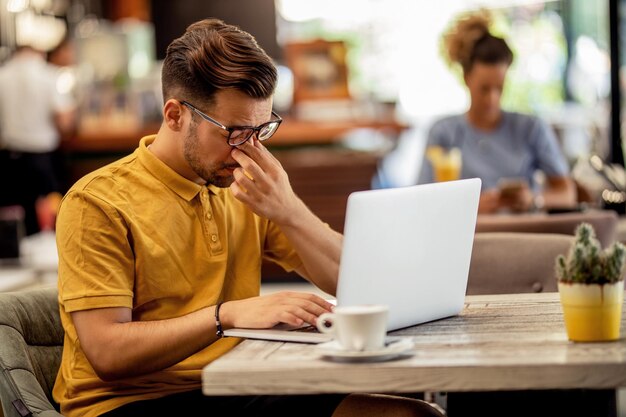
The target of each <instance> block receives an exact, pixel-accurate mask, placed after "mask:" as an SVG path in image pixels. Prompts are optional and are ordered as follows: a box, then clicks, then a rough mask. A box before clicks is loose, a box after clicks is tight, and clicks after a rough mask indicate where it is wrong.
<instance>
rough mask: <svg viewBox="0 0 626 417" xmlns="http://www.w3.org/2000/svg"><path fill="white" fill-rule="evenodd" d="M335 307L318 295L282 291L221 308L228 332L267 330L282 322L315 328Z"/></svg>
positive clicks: (223, 321)
mask: <svg viewBox="0 0 626 417" xmlns="http://www.w3.org/2000/svg"><path fill="white" fill-rule="evenodd" d="M332 308H333V305H332V304H330V303H329V302H328V301H326V300H324V299H323V298H321V297H319V296H317V295H315V294H309V293H302V292H279V293H275V294H270V295H265V296H260V297H253V298H247V299H244V300H237V301H229V302H226V303H224V304H223V305H222V307H221V308H220V321H221V322H222V325H223V326H224V328H225V329H229V328H233V327H242V328H249V329H264V328H270V327H273V326H275V325H277V324H280V323H286V324H290V325H293V326H300V325H302V324H303V323H309V324H313V325H314V324H315V323H316V321H317V318H318V317H319V316H320V314H322V313H328V312H330V311H331V310H332Z"/></svg>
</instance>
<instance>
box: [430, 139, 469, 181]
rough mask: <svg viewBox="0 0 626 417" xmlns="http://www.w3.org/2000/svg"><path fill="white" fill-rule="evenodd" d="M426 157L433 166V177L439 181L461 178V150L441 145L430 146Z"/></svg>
mask: <svg viewBox="0 0 626 417" xmlns="http://www.w3.org/2000/svg"><path fill="white" fill-rule="evenodd" d="M426 157H427V158H428V160H429V161H430V163H431V165H432V167H433V177H434V180H435V181H437V182H443V181H453V180H458V179H459V178H461V167H462V160H461V150H460V149H459V148H450V149H446V148H443V147H441V146H429V147H428V149H427V150H426Z"/></svg>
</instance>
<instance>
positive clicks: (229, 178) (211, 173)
mask: <svg viewBox="0 0 626 417" xmlns="http://www.w3.org/2000/svg"><path fill="white" fill-rule="evenodd" d="M183 153H184V156H185V160H186V161H187V163H188V164H189V166H190V167H191V169H192V170H193V172H195V173H196V175H198V176H199V177H200V178H202V179H203V180H205V181H206V183H207V185H209V184H213V185H215V186H216V187H220V188H227V187H230V185H231V184H232V183H233V181H234V177H233V175H232V174H230V173H229V174H228V175H220V174H219V172H220V171H223V170H225V169H226V168H233V167H234V166H231V165H227V164H225V163H223V162H222V163H220V164H219V165H213V166H207V165H205V164H203V163H202V160H201V159H200V157H199V150H198V135H197V128H196V125H192V126H190V129H189V133H188V134H187V136H185V139H184V144H183Z"/></svg>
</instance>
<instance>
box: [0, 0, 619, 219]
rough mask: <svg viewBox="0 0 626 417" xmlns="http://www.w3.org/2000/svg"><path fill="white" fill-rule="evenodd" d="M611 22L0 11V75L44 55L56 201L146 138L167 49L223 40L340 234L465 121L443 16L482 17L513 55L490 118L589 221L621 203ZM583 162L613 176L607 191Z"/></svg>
mask: <svg viewBox="0 0 626 417" xmlns="http://www.w3.org/2000/svg"><path fill="white" fill-rule="evenodd" d="M625 7H626V1H620V0H615V1H614V0H558V1H532V0H482V1H478V0H446V1H443V2H436V3H432V2H430V3H425V2H416V1H413V0H384V1H383V0H341V1H331V0H317V1H315V2H307V1H301V0H212V1H208V2H198V1H193V0H178V1H175V2H173V1H165V0H0V66H2V65H3V63H5V62H6V61H7V60H9V58H10V57H11V55H12V53H13V52H14V51H15V50H16V48H18V47H19V46H21V45H31V46H34V47H35V48H37V49H39V50H43V51H46V52H48V53H49V61H50V62H52V63H54V64H55V65H56V67H57V71H58V78H57V83H56V85H57V89H58V91H59V93H61V94H64V95H67V96H69V97H71V99H72V100H73V101H74V103H75V104H76V110H77V120H76V128H75V129H74V130H73V131H72V132H71V133H70V134H66V135H65V137H63V140H62V142H61V145H60V148H59V153H60V156H61V161H62V163H61V178H62V184H63V187H64V189H65V190H67V189H68V188H69V187H70V186H71V184H73V182H74V181H76V180H77V179H78V178H80V177H81V176H82V175H84V174H86V173H88V172H90V171H91V170H93V169H96V168H98V167H100V166H102V165H104V164H106V163H108V162H111V161H113V160H115V159H117V158H119V157H120V156H122V155H126V154H128V153H129V152H131V151H133V150H134V149H135V147H136V146H137V144H138V142H139V139H140V138H141V137H142V136H143V135H145V134H150V133H156V131H157V130H158V127H159V125H160V120H161V114H160V112H161V105H162V98H161V87H160V63H161V60H162V59H163V58H164V55H165V50H166V47H167V45H168V44H169V43H170V42H171V41H172V40H173V39H174V38H176V37H178V36H180V35H181V34H182V33H183V31H184V30H185V28H186V27H187V26H188V25H189V24H190V23H192V22H194V21H196V20H199V19H201V18H206V17H218V18H221V19H223V20H224V21H226V22H228V23H231V24H235V25H238V26H240V27H241V28H242V29H244V30H246V31H248V32H250V33H251V34H252V35H254V36H255V37H256V39H257V40H258V42H259V44H260V45H261V46H262V47H263V48H264V49H265V50H266V51H267V53H268V54H269V55H270V56H271V57H272V58H274V60H275V62H276V64H277V66H278V68H279V85H278V88H277V91H276V95H275V100H274V107H275V110H276V111H277V112H278V113H279V114H280V115H281V116H283V118H284V119H285V122H284V123H283V125H282V126H281V128H280V130H279V131H278V133H277V134H276V135H275V136H274V137H273V138H272V140H271V141H270V142H269V146H270V147H271V148H272V150H273V151H274V152H275V153H276V154H277V155H278V156H279V159H280V160H281V161H282V162H283V164H284V165H285V167H286V169H287V171H288V173H289V174H290V178H291V180H292V182H293V183H294V188H295V189H296V191H297V192H298V193H300V194H301V196H302V197H303V199H304V200H305V201H306V202H307V204H309V206H310V207H311V208H312V209H313V210H314V211H315V212H316V213H317V214H318V215H320V217H322V219H323V220H325V221H327V222H328V223H329V224H331V226H333V227H335V228H337V229H339V230H341V229H342V228H343V215H344V210H345V200H346V197H347V195H348V194H349V193H350V192H352V191H355V190H360V189H368V188H375V187H398V186H406V185H411V184H414V183H415V182H416V180H417V175H418V172H419V168H420V164H421V161H422V158H423V153H424V147H425V141H426V133H427V131H428V128H429V127H430V125H431V123H432V122H433V120H435V119H437V118H439V117H441V116H444V115H448V114H452V113H460V112H463V111H465V110H466V109H467V107H468V103H469V97H468V94H467V91H466V88H465V86H464V84H463V83H462V78H461V74H460V72H459V73H455V72H454V71H451V70H450V68H449V67H448V66H447V65H446V63H445V62H444V60H443V58H442V54H441V48H442V45H441V34H442V32H443V31H444V30H445V29H446V28H447V26H448V25H449V23H450V21H451V19H452V18H453V17H454V16H455V15H458V13H460V12H463V11H470V10H477V9H479V8H487V9H489V10H491V11H492V12H493V16H494V18H495V31H496V33H497V34H499V35H501V36H503V37H505V38H506V39H507V40H508V42H509V44H510V45H511V47H512V49H513V52H514V54H515V61H514V63H513V66H512V67H511V71H510V74H509V76H508V78H507V85H506V88H505V93H504V97H503V107H504V108H505V109H506V110H511V111H520V112H525V113H530V114H535V115H538V116H540V117H541V118H543V119H544V120H546V121H547V122H548V123H549V125H550V126H551V127H552V128H553V129H554V131H555V132H556V133H557V136H558V140H559V144H560V146H561V148H562V150H563V152H564V154H565V155H566V157H567V159H568V162H569V164H570V168H571V171H572V176H573V177H574V178H575V179H576V180H577V181H578V182H580V183H582V184H584V185H586V186H587V189H588V190H589V191H590V194H591V200H590V202H591V204H592V205H597V206H603V205H608V204H610V203H611V201H609V199H610V198H609V199H607V194H606V192H605V191H606V190H610V191H613V192H615V193H617V194H615V193H614V194H611V196H612V197H615V201H613V203H615V202H617V203H622V202H623V200H624V199H623V195H624V193H623V191H624V190H622V189H619V186H620V184H619V181H621V180H624V183H625V184H626V180H625V179H624V177H623V175H622V176H620V175H621V174H622V171H623V169H622V171H620V170H619V168H623V160H624V157H623V152H622V139H621V138H622V137H623V135H622V129H621V119H622V118H621V113H622V111H621V109H622V107H623V106H622V97H623V94H621V93H622V91H621V90H622V89H623V86H624V82H625V81H624V80H623V77H621V73H622V72H623V71H621V69H622V68H626V67H623V64H624V62H625V61H624V52H623V51H624V49H625V48H624V40H623V34H624V32H625V30H623V29H624V28H623V26H624V25H625V24H626V18H625V17H623V13H620V10H623V9H624V8H625ZM59 46H61V48H59ZM63 49H65V50H66V52H63ZM60 50H61V51H60ZM625 76H626V75H625ZM0 94H2V91H0ZM1 129H2V128H1V126H0V137H1ZM594 155H595V156H597V157H598V158H600V160H601V161H602V162H604V163H605V164H608V163H615V164H616V170H615V171H616V174H615V176H616V177H617V179H616V181H614V182H616V183H617V185H616V184H612V183H610V182H609V181H607V178H606V175H601V174H602V173H601V172H600V168H598V166H597V164H596V165H594V164H593V159H590V158H591V157H593V156H594ZM590 161H591V162H590ZM0 181H10V179H9V178H8V177H7V176H6V174H5V178H1V179H0ZM11 181H14V179H11ZM603 192H605V193H604V197H603V194H602V193H603ZM609 197H610V196H609ZM620 198H621V199H620Z"/></svg>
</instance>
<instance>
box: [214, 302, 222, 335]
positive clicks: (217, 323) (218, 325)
mask: <svg viewBox="0 0 626 417" xmlns="http://www.w3.org/2000/svg"><path fill="white" fill-rule="evenodd" d="M222 304H223V303H217V305H216V306H215V327H216V328H217V331H216V332H215V334H216V335H217V337H220V338H222V337H224V330H223V329H222V322H221V321H220V307H221V306H222Z"/></svg>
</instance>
